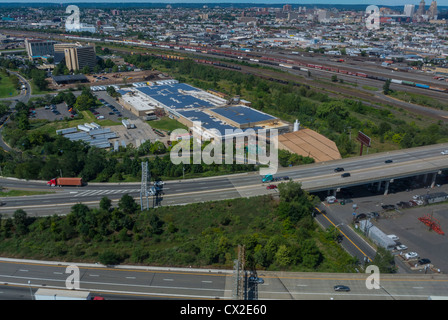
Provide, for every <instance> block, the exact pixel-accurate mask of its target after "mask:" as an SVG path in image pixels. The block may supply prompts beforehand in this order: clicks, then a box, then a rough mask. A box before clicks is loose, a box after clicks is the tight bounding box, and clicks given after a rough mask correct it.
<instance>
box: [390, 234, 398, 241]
mask: <svg viewBox="0 0 448 320" xmlns="http://www.w3.org/2000/svg"><path fill="white" fill-rule="evenodd" d="M387 237H388V238H390V239H392V240H394V241H398V240H400V238H398V237H397V236H396V235H394V234H388V235H387Z"/></svg>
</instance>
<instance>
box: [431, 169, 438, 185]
mask: <svg viewBox="0 0 448 320" xmlns="http://www.w3.org/2000/svg"><path fill="white" fill-rule="evenodd" d="M438 173H440V171H439V172H434V173H433V174H432V181H431V189H432V188H434V186H435V185H436V178H437V174H438Z"/></svg>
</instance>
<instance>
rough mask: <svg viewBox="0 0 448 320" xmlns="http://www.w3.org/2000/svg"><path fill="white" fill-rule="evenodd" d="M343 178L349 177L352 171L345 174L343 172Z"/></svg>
mask: <svg viewBox="0 0 448 320" xmlns="http://www.w3.org/2000/svg"><path fill="white" fill-rule="evenodd" d="M341 177H342V178H347V177H350V173H349V172H344V173H343V174H341Z"/></svg>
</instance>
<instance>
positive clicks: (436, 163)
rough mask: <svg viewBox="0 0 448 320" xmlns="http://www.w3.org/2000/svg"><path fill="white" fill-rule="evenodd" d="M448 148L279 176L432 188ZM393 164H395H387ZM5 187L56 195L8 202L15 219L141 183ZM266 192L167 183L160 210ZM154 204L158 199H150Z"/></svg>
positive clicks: (329, 186)
mask: <svg viewBox="0 0 448 320" xmlns="http://www.w3.org/2000/svg"><path fill="white" fill-rule="evenodd" d="M446 149H448V144H446V143H445V144H438V145H431V146H425V147H418V148H412V149H403V150H398V151H393V152H386V153H378V154H371V155H365V156H361V157H353V158H347V159H341V160H335V161H331V162H325V163H316V164H311V165H303V166H297V167H291V168H281V169H279V172H278V175H282V176H285V175H287V176H289V178H291V179H293V180H294V181H298V182H301V183H302V185H303V188H304V189H305V190H308V191H310V192H321V191H328V193H329V194H330V193H335V192H336V191H337V190H338V188H345V187H351V186H358V185H365V184H372V183H376V184H377V185H378V184H380V183H383V184H384V186H385V192H386V193H387V190H388V186H389V185H391V184H393V183H394V181H396V180H397V179H400V178H405V177H411V176H422V178H425V177H426V180H427V183H428V185H431V184H433V183H434V181H435V178H436V177H437V175H438V174H439V173H440V172H441V171H442V170H448V155H442V154H441V151H443V150H446ZM386 160H392V161H393V162H392V163H385V161H386ZM336 167H343V168H344V169H345V171H344V172H349V173H350V174H351V176H350V177H347V178H342V177H341V172H339V173H336V172H334V169H335V168H336ZM0 184H1V185H2V186H3V187H6V188H9V189H28V190H46V191H53V192H55V193H52V194H43V195H35V196H27V197H3V198H1V200H2V201H3V202H5V203H6V204H5V205H4V206H2V207H0V213H3V214H12V213H13V212H14V211H15V210H17V209H24V210H25V211H27V213H29V214H33V215H52V214H55V213H56V214H66V213H68V212H69V210H70V207H71V206H73V205H74V204H76V203H80V202H82V203H85V204H87V205H89V206H98V204H99V200H100V199H101V198H102V197H105V196H106V197H108V198H109V199H111V200H113V203H116V202H117V201H118V200H119V199H120V198H121V197H122V196H123V195H124V194H130V195H132V196H134V197H135V198H136V199H139V197H140V183H90V184H88V185H87V186H85V187H81V188H74V187H72V188H69V187H66V188H50V187H47V186H46V183H45V182H43V181H42V182H33V181H23V180H17V179H6V178H3V179H0ZM276 192H277V191H276V190H266V184H263V183H262V182H261V176H260V175H259V173H258V172H251V173H244V174H235V175H228V176H217V177H208V178H199V179H187V180H172V181H167V182H166V183H165V187H164V194H163V195H162V196H161V197H160V198H159V199H158V203H157V205H161V206H169V205H179V204H187V203H194V202H206V201H214V200H224V199H233V198H240V197H253V196H259V195H265V194H273V193H276ZM151 201H155V199H151Z"/></svg>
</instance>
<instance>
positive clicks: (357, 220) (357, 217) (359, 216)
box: [355, 213, 367, 222]
mask: <svg viewBox="0 0 448 320" xmlns="http://www.w3.org/2000/svg"><path fill="white" fill-rule="evenodd" d="M366 218H367V215H366V214H365V213H360V214H358V215H357V216H356V217H355V221H356V222H359V221H361V220H364V219H366Z"/></svg>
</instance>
